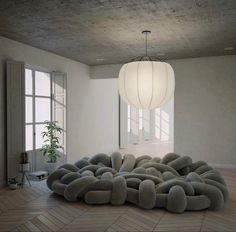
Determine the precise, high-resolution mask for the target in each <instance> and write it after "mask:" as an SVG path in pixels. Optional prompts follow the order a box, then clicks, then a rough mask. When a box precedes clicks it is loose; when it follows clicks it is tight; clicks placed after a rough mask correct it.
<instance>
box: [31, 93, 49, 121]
mask: <svg viewBox="0 0 236 232" xmlns="http://www.w3.org/2000/svg"><path fill="white" fill-rule="evenodd" d="M50 103H51V99H50V98H41V97H36V98H35V121H36V122H44V121H45V120H50V116H51V113H50V109H51V104H50Z"/></svg>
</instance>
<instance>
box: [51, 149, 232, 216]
mask: <svg viewBox="0 0 236 232" xmlns="http://www.w3.org/2000/svg"><path fill="white" fill-rule="evenodd" d="M47 185H48V187H49V188H50V189H51V190H52V191H53V192H55V193H57V194H59V195H62V196H64V197H65V198H66V200H68V201H77V200H78V199H83V200H84V201H85V202H86V203H88V204H107V203H111V204H112V205H122V204H124V203H125V202H131V203H133V204H136V205H138V206H139V207H141V208H144V209H152V208H154V207H164V208H166V209H167V210H169V211H171V212H174V213H182V212H184V211H185V210H203V209H210V210H219V209H221V208H222V207H223V205H224V202H225V201H226V200H227V198H228V190H227V187H226V184H225V181H224V179H223V178H222V176H221V175H220V173H219V172H218V171H216V170H214V169H213V168H212V167H210V166H209V165H207V164H206V163H205V162H204V161H197V162H195V163H193V162H192V159H191V158H190V157H188V156H180V155H178V154H175V153H169V154H167V155H165V156H164V157H163V158H162V159H160V158H158V157H154V158H152V157H150V156H148V155H144V156H140V157H138V158H135V156H134V155H132V154H126V155H124V157H122V155H121V154H120V153H119V152H115V153H113V154H111V155H110V156H108V155H106V154H102V153H100V154H96V155H94V156H92V157H91V158H88V157H85V158H82V159H80V160H79V161H77V162H76V163H75V164H74V165H72V164H64V165H62V166H61V167H59V168H58V169H57V170H56V171H55V172H53V173H52V174H51V175H50V176H49V177H48V179H47Z"/></svg>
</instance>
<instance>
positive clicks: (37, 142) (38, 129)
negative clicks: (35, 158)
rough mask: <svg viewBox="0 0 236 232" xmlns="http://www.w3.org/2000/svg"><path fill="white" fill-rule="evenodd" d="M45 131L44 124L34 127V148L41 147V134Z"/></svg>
mask: <svg viewBox="0 0 236 232" xmlns="http://www.w3.org/2000/svg"><path fill="white" fill-rule="evenodd" d="M43 131H45V124H39V125H35V146H36V149H39V148H41V147H42V145H43V137H42V132H43Z"/></svg>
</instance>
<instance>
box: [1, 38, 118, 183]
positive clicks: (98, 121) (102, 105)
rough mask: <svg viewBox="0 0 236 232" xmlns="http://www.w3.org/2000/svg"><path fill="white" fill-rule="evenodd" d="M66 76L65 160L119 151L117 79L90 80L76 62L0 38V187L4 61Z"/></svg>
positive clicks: (3, 143) (84, 67)
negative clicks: (59, 72)
mask: <svg viewBox="0 0 236 232" xmlns="http://www.w3.org/2000/svg"><path fill="white" fill-rule="evenodd" d="M6 59H13V60H18V61H24V62H25V63H27V64H31V65H36V66H39V67H43V68H45V69H48V70H51V71H52V70H58V71H64V72H66V73H67V75H68V76H67V111H68V112H67V129H68V135H67V141H68V144H67V147H68V150H67V151H68V161H69V162H72V161H75V160H77V159H78V158H79V157H81V156H83V155H91V154H93V153H96V152H112V151H114V150H117V149H118V123H117V122H118V93H117V80H116V79H113V80H112V79H109V80H90V79H89V76H90V73H89V71H90V70H89V67H88V66H87V65H84V64H82V63H79V62H75V61H72V60H70V59H66V58H63V57H61V56H58V55H55V54H52V53H49V52H46V51H43V50H40V49H37V48H33V47H31V46H28V45H25V44H22V43H19V42H16V41H13V40H9V39H6V38H4V37H0V186H1V185H3V182H4V179H5V172H6V157H5V156H6V150H5V149H6V130H5V125H6V117H5V101H6V98H5V74H4V72H5V68H4V67H5V60H6Z"/></svg>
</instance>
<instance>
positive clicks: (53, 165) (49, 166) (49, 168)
mask: <svg viewBox="0 0 236 232" xmlns="http://www.w3.org/2000/svg"><path fill="white" fill-rule="evenodd" d="M57 167H58V163H57V162H47V163H46V165H45V169H46V171H47V172H48V174H49V175H50V174H51V173H53V172H54V171H55V170H56V169H57Z"/></svg>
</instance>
